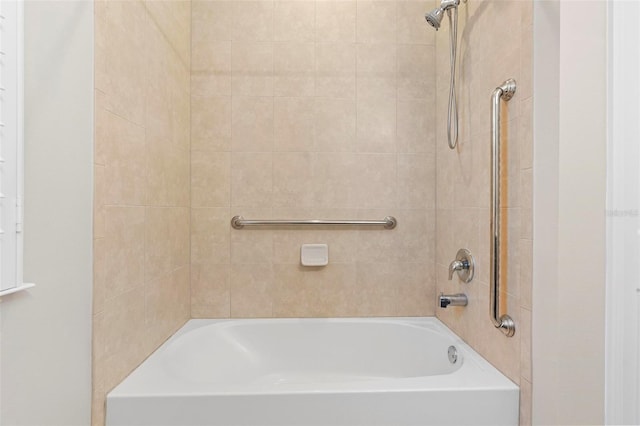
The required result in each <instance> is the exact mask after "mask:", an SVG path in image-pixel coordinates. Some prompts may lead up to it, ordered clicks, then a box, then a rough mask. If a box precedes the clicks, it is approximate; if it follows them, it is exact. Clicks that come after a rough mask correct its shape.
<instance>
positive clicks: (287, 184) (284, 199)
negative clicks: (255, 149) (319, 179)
mask: <svg viewBox="0 0 640 426" xmlns="http://www.w3.org/2000/svg"><path fill="white" fill-rule="evenodd" d="M315 163H316V161H315V155H314V154H311V153H307V152H279V153H277V154H276V155H274V157H273V205H274V206H275V207H290V208H293V207H311V206H314V205H316V202H317V200H316V183H315V182H316V180H315V172H314V168H315Z"/></svg>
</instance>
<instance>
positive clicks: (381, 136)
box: [357, 97, 397, 152]
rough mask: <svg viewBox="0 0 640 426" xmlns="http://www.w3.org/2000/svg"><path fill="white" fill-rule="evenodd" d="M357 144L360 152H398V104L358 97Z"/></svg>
mask: <svg viewBox="0 0 640 426" xmlns="http://www.w3.org/2000/svg"><path fill="white" fill-rule="evenodd" d="M357 108H358V110H357V117H358V119H357V133H358V138H357V141H358V142H357V143H358V150H359V151H360V152H396V114H397V110H396V103H395V102H386V101H384V100H383V99H379V100H378V101H377V102H372V101H371V100H370V99H362V98H360V97H358V104H357Z"/></svg>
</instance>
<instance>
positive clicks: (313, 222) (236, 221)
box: [231, 216, 398, 229]
mask: <svg viewBox="0 0 640 426" xmlns="http://www.w3.org/2000/svg"><path fill="white" fill-rule="evenodd" d="M397 224H398V221H397V220H396V218H395V217H393V216H387V217H385V218H384V219H383V220H324V219H308V220H278V219H273V220H271V219H269V220H250V219H245V218H243V217H242V216H234V217H232V218H231V226H232V227H233V228H234V229H242V228H244V227H245V226H323V225H324V226H383V227H384V228H385V229H393V228H395V227H396V225H397Z"/></svg>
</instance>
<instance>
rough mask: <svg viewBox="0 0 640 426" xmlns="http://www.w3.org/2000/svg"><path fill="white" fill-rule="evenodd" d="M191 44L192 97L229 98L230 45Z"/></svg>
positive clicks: (205, 42) (218, 43) (213, 42)
mask: <svg viewBox="0 0 640 426" xmlns="http://www.w3.org/2000/svg"><path fill="white" fill-rule="evenodd" d="M211 3H217V2H211ZM194 37H195V36H194ZM192 44H193V53H192V60H191V67H192V68H191V92H192V93H193V94H194V96H231V46H232V43H231V42H230V41H208V40H206V41H202V42H200V41H193V43H192Z"/></svg>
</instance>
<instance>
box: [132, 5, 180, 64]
mask: <svg viewBox="0 0 640 426" xmlns="http://www.w3.org/2000/svg"><path fill="white" fill-rule="evenodd" d="M144 6H145V7H146V9H147V11H148V12H149V15H150V17H151V19H152V20H153V21H154V22H155V24H156V25H157V26H158V29H159V30H160V31H161V32H162V34H164V36H165V37H166V38H167V40H168V41H169V44H170V45H171V47H173V49H174V50H175V51H176V52H177V53H178V55H179V56H180V59H181V60H182V62H183V63H184V64H185V65H187V66H188V64H189V63H190V61H191V2H190V1H166V0H165V1H158V0H145V1H144Z"/></svg>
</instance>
